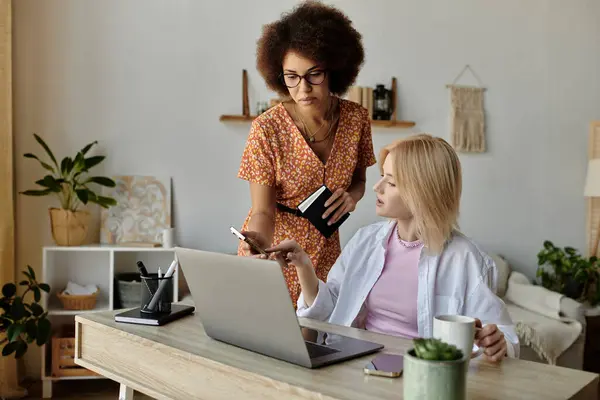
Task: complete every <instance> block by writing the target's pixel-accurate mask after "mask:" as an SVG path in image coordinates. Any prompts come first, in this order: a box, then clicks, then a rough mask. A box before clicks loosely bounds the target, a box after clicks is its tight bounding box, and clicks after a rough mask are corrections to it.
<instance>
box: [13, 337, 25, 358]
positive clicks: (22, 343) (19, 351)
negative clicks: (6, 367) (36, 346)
mask: <svg viewBox="0 0 600 400" xmlns="http://www.w3.org/2000/svg"><path fill="white" fill-rule="evenodd" d="M16 343H17V344H18V345H17V351H16V352H15V358H21V357H23V355H24V354H25V353H27V347H28V346H27V343H26V342H25V341H24V340H19V341H18V342H16Z"/></svg>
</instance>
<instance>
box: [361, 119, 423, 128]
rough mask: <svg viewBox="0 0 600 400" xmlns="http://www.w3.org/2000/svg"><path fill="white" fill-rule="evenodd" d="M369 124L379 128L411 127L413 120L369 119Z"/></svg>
mask: <svg viewBox="0 0 600 400" xmlns="http://www.w3.org/2000/svg"><path fill="white" fill-rule="evenodd" d="M371 125H373V126H376V127H379V128H411V127H413V126H415V122H414V121H401V120H389V121H382V120H371Z"/></svg>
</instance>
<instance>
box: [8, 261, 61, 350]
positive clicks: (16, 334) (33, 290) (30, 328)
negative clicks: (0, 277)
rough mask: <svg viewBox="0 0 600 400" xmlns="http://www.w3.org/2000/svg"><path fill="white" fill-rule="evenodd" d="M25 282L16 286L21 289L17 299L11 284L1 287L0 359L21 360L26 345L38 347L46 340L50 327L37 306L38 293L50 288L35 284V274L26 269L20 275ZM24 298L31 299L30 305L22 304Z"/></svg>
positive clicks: (27, 303) (45, 312) (46, 285)
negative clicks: (21, 293)
mask: <svg viewBox="0 0 600 400" xmlns="http://www.w3.org/2000/svg"><path fill="white" fill-rule="evenodd" d="M23 275H25V277H26V278H27V279H25V280H23V281H21V282H20V283H19V285H21V286H25V291H24V292H23V295H21V296H19V295H17V286H16V285H15V284H14V283H11V282H9V283H5V284H4V286H3V287H2V297H0V347H1V348H2V356H4V357H6V356H10V355H11V354H13V353H14V356H15V358H21V357H22V356H23V354H25V353H26V352H27V348H28V346H29V345H30V344H32V343H34V342H35V344H37V345H38V346H41V345H43V344H45V343H47V342H48V339H49V338H50V330H51V324H50V321H49V320H48V318H47V315H48V312H47V311H44V309H43V307H42V306H41V305H40V304H39V303H40V301H41V299H42V291H44V292H46V293H48V292H50V286H49V285H48V284H46V283H39V282H38V281H37V280H36V278H35V272H34V271H33V269H32V268H31V267H30V266H29V265H28V266H27V271H23ZM27 295H30V296H33V299H32V301H29V302H28V301H26V297H27Z"/></svg>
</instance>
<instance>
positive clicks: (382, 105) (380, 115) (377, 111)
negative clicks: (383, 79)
mask: <svg viewBox="0 0 600 400" xmlns="http://www.w3.org/2000/svg"><path fill="white" fill-rule="evenodd" d="M391 117H392V91H391V90H388V89H386V88H385V86H384V85H381V84H379V85H377V87H376V88H375V91H373V116H372V118H373V119H374V120H384V121H387V120H390V119H391Z"/></svg>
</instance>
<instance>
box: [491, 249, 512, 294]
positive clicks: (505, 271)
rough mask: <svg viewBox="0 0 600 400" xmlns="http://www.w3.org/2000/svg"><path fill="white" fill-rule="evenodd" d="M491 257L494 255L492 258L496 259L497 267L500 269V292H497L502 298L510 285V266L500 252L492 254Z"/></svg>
mask: <svg viewBox="0 0 600 400" xmlns="http://www.w3.org/2000/svg"><path fill="white" fill-rule="evenodd" d="M490 257H492V259H493V260H494V263H495V264H496V269H497V270H498V292H497V293H496V295H497V296H498V297H500V298H502V297H504V295H505V294H506V288H507V287H508V277H509V276H510V266H509V265H508V263H507V262H506V260H505V259H504V258H502V257H501V256H499V255H498V254H490Z"/></svg>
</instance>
